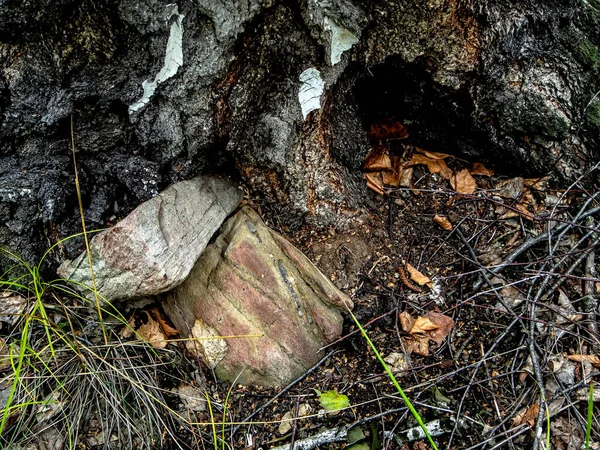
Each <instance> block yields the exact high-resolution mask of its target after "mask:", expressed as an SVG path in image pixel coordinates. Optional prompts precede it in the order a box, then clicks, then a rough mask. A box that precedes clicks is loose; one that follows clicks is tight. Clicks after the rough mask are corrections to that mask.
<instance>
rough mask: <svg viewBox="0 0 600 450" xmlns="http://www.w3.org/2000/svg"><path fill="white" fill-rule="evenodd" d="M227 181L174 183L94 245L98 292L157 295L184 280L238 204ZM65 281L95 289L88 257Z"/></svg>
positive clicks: (68, 268)
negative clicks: (69, 280)
mask: <svg viewBox="0 0 600 450" xmlns="http://www.w3.org/2000/svg"><path fill="white" fill-rule="evenodd" d="M241 200H242V192H241V191H240V190H239V189H238V188H237V187H236V186H234V185H233V184H232V183H230V182H229V181H228V180H225V179H222V178H217V177H211V176H202V177H197V178H194V179H192V180H188V181H181V182H179V183H176V184H173V185H171V186H170V187H168V188H167V189H165V190H164V191H163V192H162V193H160V194H159V195H157V196H156V197H154V198H152V199H150V200H148V201H147V202H144V203H142V204H141V205H140V206H138V207H137V208H136V209H135V210H134V211H133V212H132V213H131V214H129V215H128V216H127V217H126V218H125V219H123V220H122V221H121V222H119V223H118V224H117V225H115V226H114V227H112V228H110V229H108V230H106V231H103V232H101V233H100V234H98V235H96V236H95V237H94V238H93V239H92V240H91V243H90V252H91V258H92V266H93V269H94V278H95V283H96V288H97V290H98V292H99V293H100V294H101V295H102V296H103V297H104V299H106V300H107V301H111V300H116V299H119V300H123V299H128V298H135V297H141V296H146V295H156V294H160V293H162V292H165V291H168V290H170V289H172V288H174V287H175V286H177V285H178V284H180V283H181V282H183V281H184V280H185V278H186V277H187V275H188V274H189V272H190V270H191V269H192V267H193V266H194V263H195V262H196V260H197V259H198V257H199V256H200V254H201V253H202V251H203V250H204V249H205V248H206V245H207V243H208V241H209V240H210V238H211V237H212V236H213V234H214V233H215V231H216V230H218V229H219V227H220V226H221V225H222V223H223V221H224V220H225V219H226V218H227V216H228V215H229V214H231V213H232V212H233V210H234V209H235V208H236V207H237V206H238V205H239V203H240V202H241ZM58 273H59V275H60V276H62V277H64V278H67V279H71V280H73V281H76V282H78V283H81V284H83V285H86V286H91V285H92V281H91V276H90V269H89V264H88V259H87V255H86V254H85V252H84V253H82V254H81V255H80V256H79V257H77V258H76V259H75V260H73V261H66V262H65V263H63V264H62V265H61V266H60V267H59V269H58Z"/></svg>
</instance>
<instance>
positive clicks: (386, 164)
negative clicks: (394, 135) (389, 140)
mask: <svg viewBox="0 0 600 450" xmlns="http://www.w3.org/2000/svg"><path fill="white" fill-rule="evenodd" d="M363 168H364V170H366V171H368V172H377V171H380V170H391V169H392V161H391V159H390V155H389V147H388V146H387V145H374V146H373V148H371V151H370V152H369V154H368V155H367V157H366V158H365V161H364V162H363Z"/></svg>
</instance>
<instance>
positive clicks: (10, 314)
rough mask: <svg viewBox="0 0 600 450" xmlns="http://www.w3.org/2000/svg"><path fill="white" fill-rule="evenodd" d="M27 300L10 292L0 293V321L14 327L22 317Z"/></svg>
mask: <svg viewBox="0 0 600 450" xmlns="http://www.w3.org/2000/svg"><path fill="white" fill-rule="evenodd" d="M26 307H27V299H26V298H25V297H23V296H22V295H19V294H17V293H16V292H12V291H4V292H2V293H0V320H1V321H2V322H7V323H10V324H11V325H14V324H16V323H17V321H18V320H19V318H20V317H21V316H22V315H23V311H25V308H26Z"/></svg>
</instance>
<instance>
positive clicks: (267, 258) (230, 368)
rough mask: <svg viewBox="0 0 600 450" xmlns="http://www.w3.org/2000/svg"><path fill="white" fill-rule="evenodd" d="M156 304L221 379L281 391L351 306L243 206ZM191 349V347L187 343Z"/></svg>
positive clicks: (312, 359)
mask: <svg viewBox="0 0 600 450" xmlns="http://www.w3.org/2000/svg"><path fill="white" fill-rule="evenodd" d="M163 306H164V308H165V310H166V312H167V314H169V316H170V318H171V319H172V320H173V322H174V323H175V325H176V327H177V328H178V329H180V330H182V332H183V334H184V335H186V336H189V337H198V338H199V337H204V338H205V337H207V336H241V335H258V336H260V337H236V338H226V339H218V338H217V339H210V340H206V339H202V340H197V341H193V342H195V343H196V344H195V345H196V349H197V350H198V352H199V353H200V355H201V356H202V357H203V358H204V361H205V362H206V363H207V364H208V365H209V366H210V367H211V368H214V369H215V372H216V374H217V376H219V377H220V378H221V379H225V380H229V381H233V380H234V379H236V377H238V375H239V374H240V373H241V375H240V377H239V378H238V380H237V382H238V383H242V384H256V385H265V386H267V385H285V384H287V383H289V382H290V381H292V380H294V379H295V378H297V377H298V376H300V375H301V374H302V373H304V372H305V371H306V370H307V369H309V368H310V367H312V366H313V365H314V364H315V363H316V362H317V361H318V360H319V359H320V358H321V357H322V356H323V354H322V353H320V352H319V349H320V348H321V347H322V346H324V345H326V344H328V343H330V342H332V341H333V340H335V339H336V338H337V337H339V336H340V333H341V331H342V321H343V319H342V315H341V314H340V312H341V311H345V310H347V308H352V306H353V305H352V302H351V301H350V299H349V298H348V297H347V296H346V295H345V294H343V293H342V292H340V291H339V290H338V289H337V288H336V287H335V286H334V285H333V284H332V283H331V282H330V281H329V279H327V278H326V277H325V276H324V275H323V274H322V273H321V272H319V270H318V269H317V268H316V267H315V266H314V265H313V264H312V263H311V262H310V261H309V260H308V259H307V258H306V256H304V255H303V254H302V253H301V252H300V251H299V250H298V249H296V248H295V247H294V246H292V245H291V244H290V243H289V242H288V241H287V240H285V239H284V238H283V237H282V236H280V235H279V234H277V233H275V232H274V231H272V230H270V229H269V228H268V227H267V226H266V225H265V224H264V223H263V221H262V220H261V219H260V217H259V216H258V215H257V214H256V213H255V212H254V211H253V210H252V209H250V208H248V207H244V208H242V210H240V211H239V212H238V213H237V214H235V215H234V216H233V217H232V218H230V219H229V220H228V221H227V222H226V223H225V224H224V225H223V227H222V230H221V233H220V235H219V236H218V237H217V239H216V240H215V242H214V243H212V244H210V245H208V247H207V248H206V250H205V251H204V253H203V254H202V256H201V257H200V258H199V260H198V262H197V263H196V265H195V266H194V268H193V269H192V271H191V273H190V275H189V277H188V278H187V280H186V281H185V282H184V283H182V284H181V285H180V286H178V287H177V288H175V289H174V290H173V291H171V292H170V293H168V294H167V295H166V298H165V301H164V303H163ZM190 347H191V348H194V345H193V344H192V345H190Z"/></svg>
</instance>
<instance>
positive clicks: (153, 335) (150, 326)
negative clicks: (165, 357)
mask: <svg viewBox="0 0 600 450" xmlns="http://www.w3.org/2000/svg"><path fill="white" fill-rule="evenodd" d="M146 315H147V316H148V323H145V324H144V325H142V326H141V327H140V328H139V329H138V331H137V332H138V335H139V336H140V337H141V338H142V339H144V340H145V341H146V342H148V343H149V344H150V345H151V346H152V347H155V348H165V347H166V346H167V344H168V342H167V340H166V338H165V335H164V333H163V331H162V330H161V329H160V325H159V324H158V322H157V321H156V320H154V319H153V318H152V316H150V314H148V313H146Z"/></svg>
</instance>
